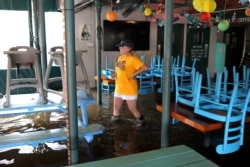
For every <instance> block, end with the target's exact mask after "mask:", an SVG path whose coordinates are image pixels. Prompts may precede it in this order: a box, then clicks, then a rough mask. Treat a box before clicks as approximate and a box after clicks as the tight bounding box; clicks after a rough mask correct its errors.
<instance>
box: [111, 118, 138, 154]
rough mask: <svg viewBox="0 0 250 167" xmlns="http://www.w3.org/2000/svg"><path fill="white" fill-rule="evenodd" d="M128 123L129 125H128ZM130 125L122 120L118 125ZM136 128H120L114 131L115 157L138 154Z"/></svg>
mask: <svg viewBox="0 0 250 167" xmlns="http://www.w3.org/2000/svg"><path fill="white" fill-rule="evenodd" d="M126 122H127V123H126ZM119 123H120V124H122V123H124V124H128V121H125V120H121V121H119V122H118V124H119ZM136 138H137V130H136V128H133V127H130V128H119V127H116V128H115V129H114V148H115V153H114V155H115V156H122V155H128V154H133V153H137V152H138V145H137V140H136Z"/></svg>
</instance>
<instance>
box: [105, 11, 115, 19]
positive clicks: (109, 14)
mask: <svg viewBox="0 0 250 167" xmlns="http://www.w3.org/2000/svg"><path fill="white" fill-rule="evenodd" d="M106 18H107V20H108V21H115V20H116V18H117V14H116V12H115V11H113V10H111V11H108V12H107V14H106Z"/></svg>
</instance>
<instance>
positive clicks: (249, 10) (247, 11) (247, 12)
mask: <svg viewBox="0 0 250 167" xmlns="http://www.w3.org/2000/svg"><path fill="white" fill-rule="evenodd" d="M245 14H246V16H250V4H248V6H247V8H246V10H245Z"/></svg>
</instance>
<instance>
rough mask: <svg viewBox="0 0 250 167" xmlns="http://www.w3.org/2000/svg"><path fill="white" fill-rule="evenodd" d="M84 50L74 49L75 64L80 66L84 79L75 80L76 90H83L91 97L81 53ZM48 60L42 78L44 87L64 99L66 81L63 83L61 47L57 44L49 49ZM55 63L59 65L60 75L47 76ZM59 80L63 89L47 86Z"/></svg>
mask: <svg viewBox="0 0 250 167" xmlns="http://www.w3.org/2000/svg"><path fill="white" fill-rule="evenodd" d="M83 52H84V51H76V66H78V67H80V68H81V72H82V74H83V77H84V80H83V81H79V82H77V85H76V86H77V90H83V91H84V92H85V93H86V95H87V96H89V97H92V93H91V89H90V85H89V80H88V76H87V73H86V69H85V66H84V63H83V60H82V53H83ZM50 55H51V58H50V61H49V64H48V67H47V71H46V74H45V79H44V89H45V91H47V92H52V93H55V94H57V95H60V96H62V101H63V100H65V91H66V89H65V88H66V86H65V85H66V83H65V75H64V60H63V47H61V46H57V47H53V48H51V49H50ZM53 63H55V64H56V65H59V67H60V71H61V77H54V78H49V76H50V72H51V68H52V64H53ZM56 81H61V82H62V86H63V91H62V92H60V91H57V90H53V89H50V88H49V84H50V83H52V82H56Z"/></svg>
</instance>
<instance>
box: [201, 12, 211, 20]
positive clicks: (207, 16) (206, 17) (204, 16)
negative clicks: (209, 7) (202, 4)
mask: <svg viewBox="0 0 250 167" xmlns="http://www.w3.org/2000/svg"><path fill="white" fill-rule="evenodd" d="M210 17H211V15H210V13H208V12H201V14H200V19H201V20H202V21H208V20H209V19H210Z"/></svg>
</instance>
